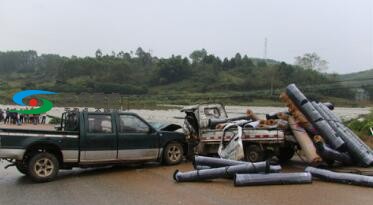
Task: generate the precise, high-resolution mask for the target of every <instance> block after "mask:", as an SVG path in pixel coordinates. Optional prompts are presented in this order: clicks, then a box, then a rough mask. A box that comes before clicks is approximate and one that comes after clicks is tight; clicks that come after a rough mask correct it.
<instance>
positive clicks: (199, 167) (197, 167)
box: [194, 165, 211, 170]
mask: <svg viewBox="0 0 373 205" xmlns="http://www.w3.org/2000/svg"><path fill="white" fill-rule="evenodd" d="M194 169H195V170H203V169H211V167H209V166H203V165H196V166H195V167H194Z"/></svg>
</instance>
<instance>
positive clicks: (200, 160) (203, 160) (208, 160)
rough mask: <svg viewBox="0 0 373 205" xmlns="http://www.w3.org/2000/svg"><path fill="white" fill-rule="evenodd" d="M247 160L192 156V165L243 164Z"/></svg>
mask: <svg viewBox="0 0 373 205" xmlns="http://www.w3.org/2000/svg"><path fill="white" fill-rule="evenodd" d="M243 163H248V162H243V161H237V160H230V159H221V158H216V157H204V156H194V159H193V166H194V168H196V166H197V165H202V166H209V167H211V168H218V167H226V166H233V165H238V164H243Z"/></svg>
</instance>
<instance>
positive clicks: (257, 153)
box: [245, 144, 265, 162]
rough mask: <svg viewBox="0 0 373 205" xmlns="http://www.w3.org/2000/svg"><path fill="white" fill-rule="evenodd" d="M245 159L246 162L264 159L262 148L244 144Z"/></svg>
mask: <svg viewBox="0 0 373 205" xmlns="http://www.w3.org/2000/svg"><path fill="white" fill-rule="evenodd" d="M245 160H246V161H248V162H260V161H264V160H265V153H264V150H262V149H261V147H260V146H259V145H255V144H251V145H246V146H245Z"/></svg>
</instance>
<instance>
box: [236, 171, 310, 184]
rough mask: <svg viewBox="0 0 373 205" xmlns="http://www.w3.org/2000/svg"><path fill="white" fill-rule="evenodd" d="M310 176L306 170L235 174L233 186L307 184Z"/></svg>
mask: <svg viewBox="0 0 373 205" xmlns="http://www.w3.org/2000/svg"><path fill="white" fill-rule="evenodd" d="M309 183H312V176H311V174H310V173H307V172H300V173H274V174H236V176H235V177H234V185H235V186H255V185H281V184H309Z"/></svg>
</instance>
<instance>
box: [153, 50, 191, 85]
mask: <svg viewBox="0 0 373 205" xmlns="http://www.w3.org/2000/svg"><path fill="white" fill-rule="evenodd" d="M158 66H159V70H158V82H159V83H160V84H168V83H173V82H178V81H180V80H183V79H185V78H188V74H189V72H190V70H189V61H188V59H187V58H182V57H181V56H176V57H175V56H174V55H172V57H171V58H169V59H160V60H159V62H158Z"/></svg>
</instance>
